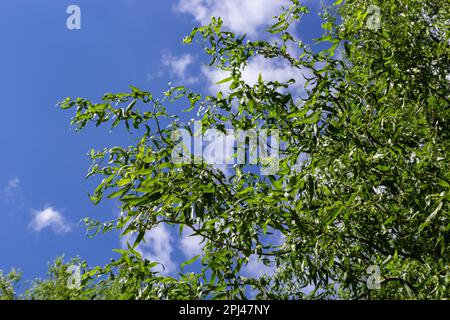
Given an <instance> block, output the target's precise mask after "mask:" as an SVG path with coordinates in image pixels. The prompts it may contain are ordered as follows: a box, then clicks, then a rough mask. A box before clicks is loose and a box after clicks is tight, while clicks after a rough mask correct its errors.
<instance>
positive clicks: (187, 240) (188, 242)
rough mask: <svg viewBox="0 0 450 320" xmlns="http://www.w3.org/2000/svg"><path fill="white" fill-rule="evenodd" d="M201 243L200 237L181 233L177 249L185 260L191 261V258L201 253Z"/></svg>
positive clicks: (184, 232)
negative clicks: (178, 248) (181, 252)
mask: <svg viewBox="0 0 450 320" xmlns="http://www.w3.org/2000/svg"><path fill="white" fill-rule="evenodd" d="M201 241H202V237H200V236H194V235H192V234H190V233H188V232H186V231H183V236H182V238H181V240H180V243H179V247H180V249H181V251H183V254H184V256H185V257H186V258H187V259H192V258H193V257H195V256H197V255H201V254H202V253H203V246H202V244H201Z"/></svg>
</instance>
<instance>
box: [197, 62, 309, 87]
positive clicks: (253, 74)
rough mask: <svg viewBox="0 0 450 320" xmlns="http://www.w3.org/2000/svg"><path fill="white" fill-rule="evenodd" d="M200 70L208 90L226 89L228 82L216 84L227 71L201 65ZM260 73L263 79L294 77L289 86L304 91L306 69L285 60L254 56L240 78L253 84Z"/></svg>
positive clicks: (289, 78)
mask: <svg viewBox="0 0 450 320" xmlns="http://www.w3.org/2000/svg"><path fill="white" fill-rule="evenodd" d="M202 71H203V74H204V75H205V77H206V78H207V79H208V80H209V83H210V85H209V90H210V91H211V92H217V91H218V90H221V91H226V90H227V89H228V86H229V83H225V84H221V85H218V84H216V83H217V82H219V81H220V80H222V79H225V78H228V77H229V76H230V74H229V73H228V72H226V71H222V70H211V69H210V68H207V67H203V69H202ZM260 74H261V76H262V78H263V80H264V81H279V82H287V81H289V80H291V79H294V80H295V84H294V85H291V87H290V88H291V89H294V90H296V91H297V92H298V94H301V93H303V92H304V85H305V83H306V79H305V76H308V75H307V71H306V70H299V69H296V68H293V67H292V66H290V65H289V64H288V63H287V62H285V61H282V60H279V59H266V58H264V57H262V56H256V57H254V58H253V59H251V60H250V61H249V62H248V64H247V66H246V67H245V68H244V69H243V70H242V80H244V81H245V82H246V83H247V84H248V85H254V84H256V83H257V82H258V78H259V75H260Z"/></svg>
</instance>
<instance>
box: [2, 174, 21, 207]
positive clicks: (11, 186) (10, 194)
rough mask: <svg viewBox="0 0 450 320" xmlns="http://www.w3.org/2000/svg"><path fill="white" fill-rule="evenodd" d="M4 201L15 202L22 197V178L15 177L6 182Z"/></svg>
mask: <svg viewBox="0 0 450 320" xmlns="http://www.w3.org/2000/svg"><path fill="white" fill-rule="evenodd" d="M3 197H4V201H5V202H6V203H8V204H14V203H15V202H16V200H18V198H19V197H20V179H19V178H17V177H15V178H13V179H11V180H9V181H8V182H7V183H6V186H5V187H4V188H3Z"/></svg>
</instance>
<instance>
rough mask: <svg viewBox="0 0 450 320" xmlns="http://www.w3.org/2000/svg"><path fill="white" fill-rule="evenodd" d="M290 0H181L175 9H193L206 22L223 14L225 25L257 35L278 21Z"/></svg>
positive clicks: (197, 17)
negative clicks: (275, 18) (276, 18)
mask: <svg viewBox="0 0 450 320" xmlns="http://www.w3.org/2000/svg"><path fill="white" fill-rule="evenodd" d="M287 5H289V1H288V0H226V1H217V0H180V1H179V2H178V4H177V5H176V6H175V10H176V11H179V12H183V13H189V14H191V15H193V16H194V18H195V19H196V20H197V21H198V22H200V23H201V24H202V25H204V24H208V23H209V22H210V20H211V17H212V16H214V17H221V18H222V20H223V22H224V26H225V27H227V28H228V29H230V30H231V31H233V32H236V33H247V34H249V35H257V34H258V33H259V32H260V31H263V30H264V29H265V28H266V27H268V26H270V25H271V24H273V23H274V21H273V20H272V18H273V17H274V16H276V15H277V14H280V13H281V9H282V7H283V6H287Z"/></svg>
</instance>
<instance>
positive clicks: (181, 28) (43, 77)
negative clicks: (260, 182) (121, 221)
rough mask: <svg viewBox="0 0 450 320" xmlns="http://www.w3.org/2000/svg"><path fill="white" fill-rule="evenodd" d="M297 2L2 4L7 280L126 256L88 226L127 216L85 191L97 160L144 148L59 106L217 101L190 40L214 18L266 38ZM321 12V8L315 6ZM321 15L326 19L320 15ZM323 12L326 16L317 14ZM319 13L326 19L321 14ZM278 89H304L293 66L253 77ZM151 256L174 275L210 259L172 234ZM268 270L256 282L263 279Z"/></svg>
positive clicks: (46, 0)
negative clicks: (147, 95)
mask: <svg viewBox="0 0 450 320" xmlns="http://www.w3.org/2000/svg"><path fill="white" fill-rule="evenodd" d="M283 3H286V1H285V0H246V1H239V0H227V1H204V0H152V1H148V0H95V1H92V0H84V1H82V0H80V1H76V0H71V1H65V0H38V1H37V0H1V1H0V39H1V43H2V45H1V49H0V94H1V100H0V110H1V112H2V120H3V121H2V125H1V126H0V146H1V150H2V156H1V157H0V269H3V270H5V271H8V270H9V269H10V268H12V267H17V268H19V269H21V270H23V271H24V278H25V279H32V278H34V277H38V276H40V277H42V276H44V275H45V272H46V270H47V263H48V262H49V261H52V260H53V259H54V258H55V257H56V256H58V255H61V254H65V255H66V256H67V257H73V256H80V257H81V258H82V259H86V260H87V261H88V263H89V264H90V265H98V264H100V265H102V264H105V263H107V262H108V261H109V259H110V258H111V257H113V256H114V253H113V252H112V249H113V248H118V247H120V245H121V243H120V241H119V238H118V235H117V234H116V233H108V234H105V235H99V236H97V237H95V238H93V239H90V238H87V237H86V235H85V227H84V226H83V225H82V224H80V223H79V220H80V219H82V218H83V217H86V216H89V217H93V218H98V219H101V220H104V221H106V220H109V219H113V218H114V217H115V216H117V214H119V209H118V204H117V203H115V202H113V201H104V202H103V203H101V204H100V205H99V206H97V207H94V206H93V205H92V204H91V202H90V200H89V198H88V196H87V192H89V191H92V190H93V189H94V187H95V181H89V180H87V181H86V180H85V179H84V176H85V175H86V173H87V170H88V168H89V165H90V162H89V160H88V158H87V156H86V154H87V152H88V151H89V150H90V149H91V148H95V149H100V148H103V147H107V146H112V145H115V144H121V145H129V144H132V143H133V141H132V140H131V139H130V137H129V136H128V135H127V134H126V133H125V132H124V131H120V130H118V131H115V132H113V133H109V131H108V130H107V129H106V128H105V129H98V128H88V129H86V130H84V131H82V132H81V133H76V132H75V131H74V128H73V127H71V126H70V124H69V122H70V117H71V115H72V114H71V113H68V112H64V111H61V110H59V109H58V108H57V107H56V103H57V102H58V101H60V100H61V99H63V98H65V97H68V96H70V97H77V96H80V97H85V98H92V99H94V100H95V99H98V98H100V97H101V96H102V95H103V94H104V93H106V92H122V91H127V90H128V86H129V85H134V86H137V87H139V88H142V89H145V90H149V91H152V92H154V93H155V94H158V93H161V92H163V91H164V90H165V89H167V83H168V82H169V81H173V82H175V83H177V82H178V83H180V84H181V83H183V84H188V85H189V86H191V87H192V88H194V89H196V90H197V91H199V92H205V93H208V92H209V91H211V90H214V89H215V88H216V87H215V85H214V83H215V82H216V81H218V80H221V79H222V78H224V77H225V76H224V75H223V74H222V73H220V72H211V71H209V70H208V69H207V68H206V67H204V62H205V61H206V57H205V55H204V54H203V52H202V51H201V49H200V48H199V47H198V46H195V45H192V46H183V45H182V44H181V42H182V38H183V36H184V35H186V34H188V33H189V31H190V30H191V29H192V28H193V27H194V26H198V25H199V24H201V23H205V22H207V21H208V19H209V17H210V16H211V15H219V16H222V18H223V19H224V22H225V26H226V27H227V28H229V29H231V30H233V31H235V32H239V33H243V32H246V33H248V34H249V36H250V37H252V38H256V37H259V36H262V34H263V31H264V28H265V27H266V22H267V21H270V18H271V17H272V16H273V15H275V14H276V13H277V12H279V8H280V7H281V5H282V4H283ZM69 5H78V6H79V7H80V9H81V30H68V29H67V27H66V20H67V18H68V16H69V15H68V14H67V13H66V9H67V7H68V6H69ZM314 7H316V5H314ZM313 9H314V8H313ZM316 9H317V8H316ZM313 11H315V10H313ZM297 28H298V30H297V33H298V34H299V35H300V36H301V37H302V38H303V39H310V38H311V37H313V36H314V37H317V36H319V35H320V20H319V19H318V18H317V16H316V15H315V12H313V14H312V15H311V16H310V17H307V18H306V19H305V20H304V21H303V22H302V23H301V24H300V25H298V26H297ZM259 73H262V74H263V75H264V76H265V77H266V78H274V80H288V79H289V77H298V78H299V79H300V77H299V75H298V74H295V73H294V72H293V71H292V70H290V69H289V68H288V67H287V66H285V65H283V64H278V63H276V62H273V61H272V62H268V61H263V60H258V59H256V60H255V61H253V62H252V63H251V64H250V65H249V66H248V69H247V71H246V72H244V78H245V79H246V80H247V81H248V82H252V81H256V79H257V76H258V74H259ZM141 250H142V251H143V252H144V253H145V254H146V255H147V256H148V257H151V258H157V259H161V260H164V261H165V262H166V264H167V265H172V268H168V269H169V272H174V271H176V270H175V266H176V264H177V263H178V262H180V261H184V260H186V258H187V257H189V256H190V255H193V254H195V253H197V252H199V251H198V250H199V247H198V243H197V242H196V239H193V238H187V237H184V238H181V239H177V238H176V237H175V236H174V235H173V234H172V232H171V231H170V230H169V229H167V228H162V229H159V230H156V231H155V232H153V233H152V234H149V236H148V242H147V244H146V246H145V247H143V248H141ZM258 270H259V271H260V269H259V267H258V265H257V264H253V266H251V267H249V270H248V272H259V271H258Z"/></svg>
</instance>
